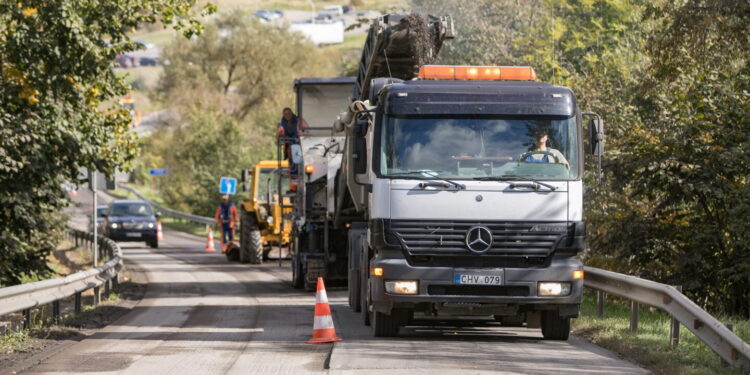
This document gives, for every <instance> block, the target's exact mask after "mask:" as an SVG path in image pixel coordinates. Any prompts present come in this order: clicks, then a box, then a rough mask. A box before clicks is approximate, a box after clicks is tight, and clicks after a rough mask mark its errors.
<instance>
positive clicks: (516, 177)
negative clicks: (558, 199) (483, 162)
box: [474, 174, 557, 191]
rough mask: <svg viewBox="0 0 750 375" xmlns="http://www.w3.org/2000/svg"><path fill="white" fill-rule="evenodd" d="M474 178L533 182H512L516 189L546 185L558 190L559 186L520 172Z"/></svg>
mask: <svg viewBox="0 0 750 375" xmlns="http://www.w3.org/2000/svg"><path fill="white" fill-rule="evenodd" d="M474 180H477V181H513V180H516V181H528V182H531V183H530V184H529V183H520V184H514V183H511V184H510V188H511V189H516V188H524V187H527V188H532V189H534V190H539V188H540V187H542V186H544V187H546V188H548V189H550V190H552V191H555V190H557V186H554V185H550V184H548V183H545V182H541V181H537V180H535V179H533V178H530V177H528V176H522V175H519V174H505V175H502V176H483V177H474Z"/></svg>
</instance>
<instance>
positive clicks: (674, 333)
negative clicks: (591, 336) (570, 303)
mask: <svg viewBox="0 0 750 375" xmlns="http://www.w3.org/2000/svg"><path fill="white" fill-rule="evenodd" d="M584 286H585V287H588V288H591V289H595V290H597V313H598V314H599V315H601V314H603V307H604V293H607V294H613V295H616V296H619V297H622V298H625V299H628V300H630V301H632V304H631V316H630V327H631V329H632V330H636V329H637V327H638V304H644V305H649V306H653V307H656V308H658V309H661V310H663V311H664V312H666V313H667V314H669V315H670V316H671V317H672V318H673V319H674V321H675V322H674V323H673V325H672V330H671V332H670V340H671V342H672V344H673V345H676V344H677V342H678V340H679V324H682V325H683V326H685V327H686V328H687V329H689V330H690V332H692V333H693V334H695V336H696V337H698V338H699V339H700V340H701V341H703V343H705V344H706V345H708V346H709V347H710V348H711V349H712V350H713V351H714V352H715V353H716V354H718V355H719V356H720V357H721V358H722V359H723V360H724V361H725V362H726V363H728V364H730V365H732V366H735V367H742V368H746V369H750V346H748V344H747V343H745V342H744V341H743V340H742V339H741V338H739V337H738V336H737V335H735V334H734V333H733V332H732V331H731V330H730V329H729V328H728V327H726V326H725V325H724V324H722V323H721V322H720V321H718V320H717V319H716V318H714V317H713V316H711V314H709V313H707V312H706V311H704V310H703V309H701V308H700V307H699V306H698V305H696V304H695V303H694V302H693V301H691V300H690V299H689V298H687V297H686V296H685V295H684V294H682V293H681V292H680V291H679V290H678V289H677V288H675V287H673V286H670V285H666V284H660V283H657V282H654V281H650V280H644V279H640V278H637V277H634V276H628V275H623V274H621V273H616V272H611V271H605V270H602V269H598V268H593V267H586V268H585V277H584ZM677 322H679V323H677Z"/></svg>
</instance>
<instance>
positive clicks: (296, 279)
mask: <svg viewBox="0 0 750 375" xmlns="http://www.w3.org/2000/svg"><path fill="white" fill-rule="evenodd" d="M300 258H301V257H300V256H299V255H295V256H293V257H292V287H293V288H294V289H302V287H303V286H305V272H304V269H303V268H302V259H300Z"/></svg>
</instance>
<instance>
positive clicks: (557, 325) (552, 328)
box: [542, 311, 570, 341]
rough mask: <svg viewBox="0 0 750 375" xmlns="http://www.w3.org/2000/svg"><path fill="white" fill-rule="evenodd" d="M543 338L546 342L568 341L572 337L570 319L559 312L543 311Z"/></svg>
mask: <svg viewBox="0 0 750 375" xmlns="http://www.w3.org/2000/svg"><path fill="white" fill-rule="evenodd" d="M542 336H544V339H545V340H563V341H564V340H567V339H568V336H570V317H565V318H563V317H561V316H560V314H559V313H558V312H557V311H542Z"/></svg>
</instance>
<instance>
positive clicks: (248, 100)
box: [158, 11, 327, 121]
mask: <svg viewBox="0 0 750 375" xmlns="http://www.w3.org/2000/svg"><path fill="white" fill-rule="evenodd" d="M164 58H165V59H166V60H167V61H169V65H167V66H166V67H165V69H164V74H163V75H162V77H161V79H160V83H159V89H158V92H159V94H161V96H162V99H163V100H164V101H166V102H168V103H171V104H177V105H178V106H182V107H183V108H189V107H191V106H199V107H201V108H215V109H219V110H221V111H222V112H224V113H227V114H228V115H230V116H232V117H234V118H235V119H237V120H238V121H244V120H246V119H248V116H249V115H250V114H251V113H252V112H253V111H256V110H258V109H259V108H262V106H263V105H264V104H273V105H276V106H278V105H280V103H279V101H278V99H279V95H278V93H279V92H280V91H281V90H287V91H291V90H288V89H289V88H290V87H291V82H292V80H293V79H294V78H296V77H298V76H304V75H306V74H309V72H315V71H320V70H321V67H322V66H324V65H325V64H326V63H327V59H326V58H325V57H324V56H323V55H322V54H321V53H320V52H319V51H317V49H316V48H315V46H314V45H313V44H311V43H309V42H308V41H307V40H305V39H304V38H303V37H302V36H301V35H300V34H296V33H290V32H289V31H287V30H286V29H284V28H280V27H276V26H272V25H267V24H263V23H261V22H260V21H259V20H258V18H257V17H253V16H252V15H250V14H247V13H245V12H242V11H233V12H231V13H226V14H222V15H220V17H219V18H218V19H217V20H215V21H214V22H212V23H210V24H208V25H207V26H206V29H205V32H204V33H203V35H201V37H200V38H194V39H192V40H176V41H175V42H174V43H172V44H171V45H169V46H168V47H167V48H166V49H165V51H164ZM285 97H288V95H286V96H285Z"/></svg>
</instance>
